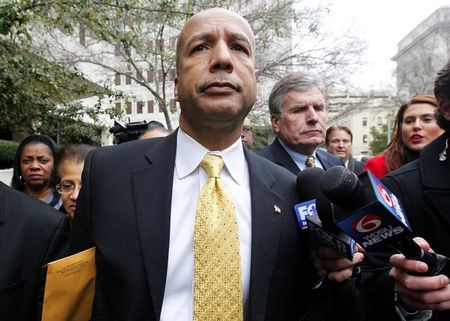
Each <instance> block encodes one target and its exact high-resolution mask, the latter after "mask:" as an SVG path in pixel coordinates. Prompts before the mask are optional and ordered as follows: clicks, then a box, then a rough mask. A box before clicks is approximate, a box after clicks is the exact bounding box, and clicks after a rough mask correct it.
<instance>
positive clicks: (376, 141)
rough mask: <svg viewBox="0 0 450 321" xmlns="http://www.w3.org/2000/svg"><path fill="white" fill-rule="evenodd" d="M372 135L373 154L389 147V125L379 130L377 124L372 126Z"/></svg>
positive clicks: (371, 148) (371, 146) (371, 147)
mask: <svg viewBox="0 0 450 321" xmlns="http://www.w3.org/2000/svg"><path fill="white" fill-rule="evenodd" d="M370 135H371V137H372V140H371V141H370V150H371V151H372V155H378V154H379V153H381V152H382V151H383V150H385V149H386V147H387V125H383V127H382V129H381V130H378V129H377V128H376V127H375V126H373V127H371V128H370Z"/></svg>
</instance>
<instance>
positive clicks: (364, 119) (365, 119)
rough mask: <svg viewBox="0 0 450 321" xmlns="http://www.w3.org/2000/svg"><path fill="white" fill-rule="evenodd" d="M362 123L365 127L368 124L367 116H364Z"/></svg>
mask: <svg viewBox="0 0 450 321" xmlns="http://www.w3.org/2000/svg"><path fill="white" fill-rule="evenodd" d="M362 125H363V127H366V126H367V117H363V118H362Z"/></svg>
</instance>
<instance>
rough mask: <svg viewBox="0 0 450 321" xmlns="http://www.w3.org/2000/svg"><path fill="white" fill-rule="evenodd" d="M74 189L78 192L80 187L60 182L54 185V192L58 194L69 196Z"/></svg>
mask: <svg viewBox="0 0 450 321" xmlns="http://www.w3.org/2000/svg"><path fill="white" fill-rule="evenodd" d="M75 187H77V188H78V190H80V189H81V184H80V185H75V184H73V183H71V182H61V183H59V184H58V185H56V190H57V191H58V193H59V194H70V193H72V192H73V191H74V190H75Z"/></svg>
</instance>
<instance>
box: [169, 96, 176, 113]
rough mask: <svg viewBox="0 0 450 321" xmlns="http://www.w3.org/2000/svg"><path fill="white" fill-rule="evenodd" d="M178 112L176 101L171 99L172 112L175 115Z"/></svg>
mask: <svg viewBox="0 0 450 321" xmlns="http://www.w3.org/2000/svg"><path fill="white" fill-rule="evenodd" d="M176 110H177V102H176V100H175V99H171V100H170V111H171V112H173V113H174V112H176Z"/></svg>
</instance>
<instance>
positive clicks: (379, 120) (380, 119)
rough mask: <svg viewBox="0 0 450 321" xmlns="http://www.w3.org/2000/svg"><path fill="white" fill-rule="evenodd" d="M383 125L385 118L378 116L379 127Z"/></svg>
mask: <svg viewBox="0 0 450 321" xmlns="http://www.w3.org/2000/svg"><path fill="white" fill-rule="evenodd" d="M382 124H383V118H381V116H377V126H381V125H382Z"/></svg>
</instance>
